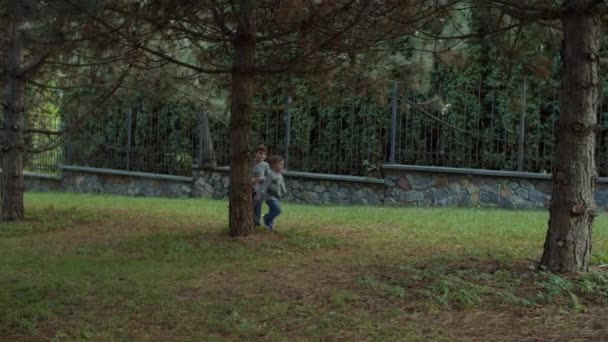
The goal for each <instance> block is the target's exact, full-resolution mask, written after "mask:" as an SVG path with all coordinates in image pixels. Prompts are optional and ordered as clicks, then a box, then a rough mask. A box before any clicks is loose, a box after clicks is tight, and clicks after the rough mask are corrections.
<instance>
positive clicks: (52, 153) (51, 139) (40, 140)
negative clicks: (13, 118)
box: [23, 115, 64, 174]
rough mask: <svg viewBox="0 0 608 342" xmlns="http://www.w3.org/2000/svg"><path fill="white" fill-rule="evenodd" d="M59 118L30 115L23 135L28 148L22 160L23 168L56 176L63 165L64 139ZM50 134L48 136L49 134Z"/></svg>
mask: <svg viewBox="0 0 608 342" xmlns="http://www.w3.org/2000/svg"><path fill="white" fill-rule="evenodd" d="M62 128H63V124H62V120H61V118H60V117H59V116H56V115H55V116H53V115H33V116H32V115H30V116H28V118H27V120H26V127H25V129H26V131H29V132H30V133H28V134H26V135H25V142H26V146H28V149H27V152H26V153H25V156H24V160H23V168H24V170H26V171H30V172H39V173H49V174H57V173H59V172H60V170H59V165H61V164H62V163H63V157H64V139H63V138H64V137H63V136H62V135H61V134H60V132H61V130H62ZM49 133H50V134H49Z"/></svg>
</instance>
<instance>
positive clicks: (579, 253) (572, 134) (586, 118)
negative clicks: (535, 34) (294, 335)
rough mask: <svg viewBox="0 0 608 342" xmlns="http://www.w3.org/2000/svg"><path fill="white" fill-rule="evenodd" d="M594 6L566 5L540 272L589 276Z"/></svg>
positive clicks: (597, 33) (596, 82)
mask: <svg viewBox="0 0 608 342" xmlns="http://www.w3.org/2000/svg"><path fill="white" fill-rule="evenodd" d="M591 2H592V1H590V0H578V1H576V0H573V1H566V2H565V3H566V5H567V6H568V8H569V10H568V12H567V14H566V15H565V17H564V18H563V29H564V43H563V44H564V46H563V52H562V54H563V56H562V89H561V100H560V105H561V112H560V117H559V121H558V126H557V137H556V138H557V155H556V160H555V166H554V169H553V197H552V199H551V208H550V220H549V229H548V231H547V236H546V239H545V247H544V252H543V256H542V258H541V261H540V266H541V268H546V269H548V270H550V271H552V272H580V271H587V270H588V267H589V256H590V254H591V233H592V225H593V219H594V217H595V213H594V210H595V203H594V198H593V194H594V189H595V180H596V177H597V170H596V166H595V155H594V151H595V134H596V133H595V132H596V127H597V116H596V115H597V108H598V98H599V97H598V95H599V89H600V88H599V87H600V79H599V70H598V69H599V52H600V38H601V21H600V17H599V16H598V15H593V14H592V11H587V9H588V7H589V6H590V4H591Z"/></svg>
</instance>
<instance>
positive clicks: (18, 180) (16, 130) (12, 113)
mask: <svg viewBox="0 0 608 342" xmlns="http://www.w3.org/2000/svg"><path fill="white" fill-rule="evenodd" d="M19 7H20V5H19V0H13V1H10V2H9V4H8V9H9V16H8V17H9V18H8V23H7V24H6V25H7V29H8V44H7V45H6V46H7V48H8V51H7V54H6V56H7V60H6V66H7V70H6V71H7V78H6V106H5V108H4V137H3V139H2V141H1V142H0V143H1V145H2V176H1V177H0V191H1V192H2V219H3V220H5V221H11V220H22V219H23V214H24V209H23V191H24V188H25V186H24V180H23V152H24V149H25V143H24V138H23V126H24V121H25V120H24V115H23V102H24V96H25V79H24V77H23V75H21V67H22V64H23V36H22V33H21V25H22V22H23V16H22V13H21V9H20V8H19Z"/></svg>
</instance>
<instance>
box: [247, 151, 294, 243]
mask: <svg viewBox="0 0 608 342" xmlns="http://www.w3.org/2000/svg"><path fill="white" fill-rule="evenodd" d="M267 154H268V149H267V148H266V146H264V145H260V146H258V148H257V149H256V154H255V162H254V165H253V168H252V178H251V182H252V185H253V212H254V223H255V225H256V226H259V225H260V219H261V218H262V220H263V223H264V226H266V228H267V229H268V230H270V231H272V230H273V229H274V228H273V227H274V220H275V219H276V218H277V217H278V216H279V215H280V214H281V203H280V199H281V197H283V196H285V195H286V194H287V189H286V188H285V181H284V179H283V175H282V173H283V171H284V165H285V161H284V160H283V157H281V156H272V157H270V158H268V163H266V162H265V161H264V159H265V158H266V155H267ZM263 201H265V202H266V204H267V205H268V209H269V211H268V213H267V214H266V215H264V216H263V217H261V214H262V202H263Z"/></svg>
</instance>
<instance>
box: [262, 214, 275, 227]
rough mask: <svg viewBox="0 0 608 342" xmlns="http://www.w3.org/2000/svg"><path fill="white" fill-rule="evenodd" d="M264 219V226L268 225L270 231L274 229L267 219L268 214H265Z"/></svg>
mask: <svg viewBox="0 0 608 342" xmlns="http://www.w3.org/2000/svg"><path fill="white" fill-rule="evenodd" d="M262 221H264V227H266V229H268V231H272V230H273V229H272V225H270V224H268V221H266V215H264V216H263V217H262Z"/></svg>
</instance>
